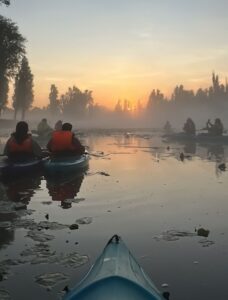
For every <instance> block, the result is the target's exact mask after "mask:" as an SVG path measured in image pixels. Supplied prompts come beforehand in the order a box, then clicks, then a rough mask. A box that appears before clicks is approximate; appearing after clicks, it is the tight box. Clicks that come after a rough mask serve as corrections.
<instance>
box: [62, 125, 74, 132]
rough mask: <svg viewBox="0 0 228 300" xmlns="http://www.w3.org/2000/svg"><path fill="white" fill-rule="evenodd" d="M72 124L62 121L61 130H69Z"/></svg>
mask: <svg viewBox="0 0 228 300" xmlns="http://www.w3.org/2000/svg"><path fill="white" fill-rule="evenodd" d="M71 129H72V125H71V124H70V123H64V124H63V126H62V130H63V131H71Z"/></svg>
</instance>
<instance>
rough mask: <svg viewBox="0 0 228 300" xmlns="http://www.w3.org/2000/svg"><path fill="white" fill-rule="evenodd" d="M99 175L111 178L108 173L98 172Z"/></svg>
mask: <svg viewBox="0 0 228 300" xmlns="http://www.w3.org/2000/svg"><path fill="white" fill-rule="evenodd" d="M97 174H100V175H103V176H110V175H109V174H108V173H106V172H97Z"/></svg>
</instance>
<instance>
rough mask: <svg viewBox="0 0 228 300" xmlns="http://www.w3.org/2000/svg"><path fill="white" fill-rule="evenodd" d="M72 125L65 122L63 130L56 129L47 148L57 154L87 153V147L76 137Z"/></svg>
mask: <svg viewBox="0 0 228 300" xmlns="http://www.w3.org/2000/svg"><path fill="white" fill-rule="evenodd" d="M71 130H72V125H71V124H70V123H64V124H63V126H62V130H60V131H54V132H53V133H52V137H51V139H50V141H49V142H48V144H47V149H48V150H49V151H50V152H51V153H52V154H53V155H55V156H56V155H57V156H69V155H82V154H84V153H85V147H84V146H83V145H82V144H81V143H80V141H79V140H78V139H77V138H76V137H75V135H74V133H73V132H72V131H71Z"/></svg>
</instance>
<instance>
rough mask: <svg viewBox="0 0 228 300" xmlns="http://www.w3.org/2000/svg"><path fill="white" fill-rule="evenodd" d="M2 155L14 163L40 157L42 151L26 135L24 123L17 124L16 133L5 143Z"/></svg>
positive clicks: (26, 126) (28, 135)
mask: <svg viewBox="0 0 228 300" xmlns="http://www.w3.org/2000/svg"><path fill="white" fill-rule="evenodd" d="M4 154H5V155H6V156H8V158H9V159H10V160H12V161H14V162H15V161H25V160H28V159H34V158H41V157H42V150H41V148H40V146H39V145H38V144H37V143H36V142H35V141H34V140H33V139H32V137H31V135H30V134H29V133H28V124H27V123H26V122H24V121H21V122H18V123H17V125H16V131H15V132H14V133H12V135H11V137H10V138H9V139H8V141H7V142H6V145H5V149H4Z"/></svg>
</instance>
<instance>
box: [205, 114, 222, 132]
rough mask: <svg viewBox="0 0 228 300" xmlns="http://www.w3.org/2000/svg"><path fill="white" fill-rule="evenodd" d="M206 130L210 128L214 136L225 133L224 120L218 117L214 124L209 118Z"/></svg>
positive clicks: (209, 130)
mask: <svg viewBox="0 0 228 300" xmlns="http://www.w3.org/2000/svg"><path fill="white" fill-rule="evenodd" d="M206 130H208V133H209V134H210V135H213V136H221V135H223V131H224V127H223V124H222V121H221V120H220V119H219V118H217V119H215V122H214V124H212V123H211V121H210V119H209V120H208V121H207V124H206Z"/></svg>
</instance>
